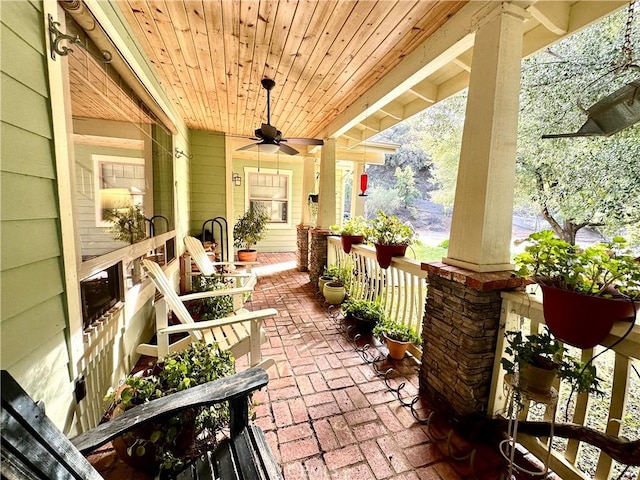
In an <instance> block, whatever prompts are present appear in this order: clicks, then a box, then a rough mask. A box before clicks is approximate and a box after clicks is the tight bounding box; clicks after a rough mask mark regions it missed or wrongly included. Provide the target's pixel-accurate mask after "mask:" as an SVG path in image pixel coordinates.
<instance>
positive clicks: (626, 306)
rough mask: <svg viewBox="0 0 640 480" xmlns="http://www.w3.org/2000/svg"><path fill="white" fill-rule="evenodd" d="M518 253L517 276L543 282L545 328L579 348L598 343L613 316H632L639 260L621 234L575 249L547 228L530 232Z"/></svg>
mask: <svg viewBox="0 0 640 480" xmlns="http://www.w3.org/2000/svg"><path fill="white" fill-rule="evenodd" d="M527 240H528V241H529V242H531V244H530V245H528V246H527V247H526V248H525V251H524V252H523V253H521V254H520V255H518V256H516V258H515V261H516V264H517V266H518V272H517V273H518V275H520V276H523V277H527V278H530V279H531V280H533V281H534V282H536V283H538V284H539V285H540V286H541V287H542V292H543V297H544V298H543V299H544V301H543V312H544V317H545V322H546V323H547V325H548V326H549V330H551V332H552V333H553V334H554V335H555V336H556V337H557V338H559V339H560V340H562V341H563V342H565V343H568V344H570V345H573V346H575V347H578V348H582V349H587V348H592V347H594V346H596V345H598V344H599V343H601V342H602V341H603V340H604V339H605V338H606V336H607V334H608V333H609V332H610V331H611V327H612V326H613V324H614V323H615V322H616V321H620V320H628V321H634V320H635V316H636V312H637V309H638V301H639V300H640V264H639V263H638V261H636V258H635V255H634V254H633V252H632V251H631V250H630V249H628V248H627V243H626V241H625V240H624V239H623V238H622V237H615V238H614V239H613V240H612V241H611V242H607V243H595V244H593V245H591V246H590V247H587V248H584V249H582V248H579V247H576V246H575V245H571V244H569V243H567V242H565V241H563V240H561V239H559V238H557V237H556V236H555V235H554V233H553V232H552V231H550V230H545V231H543V232H537V233H532V234H531V235H529V238H528V239H527Z"/></svg>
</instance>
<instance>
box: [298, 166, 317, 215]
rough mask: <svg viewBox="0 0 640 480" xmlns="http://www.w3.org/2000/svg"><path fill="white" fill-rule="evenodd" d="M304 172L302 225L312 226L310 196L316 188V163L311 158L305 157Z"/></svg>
mask: <svg viewBox="0 0 640 480" xmlns="http://www.w3.org/2000/svg"><path fill="white" fill-rule="evenodd" d="M303 168H304V170H303V173H302V221H301V222H300V223H301V224H302V225H310V224H311V215H310V212H309V194H310V193H315V192H313V190H314V188H315V183H316V179H315V174H316V171H315V163H314V159H313V158H311V157H304V167H303Z"/></svg>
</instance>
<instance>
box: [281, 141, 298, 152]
mask: <svg viewBox="0 0 640 480" xmlns="http://www.w3.org/2000/svg"><path fill="white" fill-rule="evenodd" d="M280 151H281V152H282V153H286V154H287V155H297V154H298V153H299V152H298V150H296V149H295V148H292V147H290V146H289V145H285V144H284V143H281V144H280Z"/></svg>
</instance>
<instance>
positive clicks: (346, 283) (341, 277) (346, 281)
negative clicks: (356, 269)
mask: <svg viewBox="0 0 640 480" xmlns="http://www.w3.org/2000/svg"><path fill="white" fill-rule="evenodd" d="M323 276H326V277H331V278H332V279H333V280H331V281H330V282H328V283H333V284H334V285H333V286H340V284H341V285H342V286H343V287H345V288H346V289H347V291H349V289H350V288H351V283H352V280H353V265H352V264H351V263H350V262H344V263H342V264H336V265H329V266H327V267H325V269H324V274H323Z"/></svg>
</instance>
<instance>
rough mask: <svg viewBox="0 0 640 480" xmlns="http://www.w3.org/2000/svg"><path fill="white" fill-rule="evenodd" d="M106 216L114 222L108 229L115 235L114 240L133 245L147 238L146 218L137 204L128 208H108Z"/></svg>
mask: <svg viewBox="0 0 640 480" xmlns="http://www.w3.org/2000/svg"><path fill="white" fill-rule="evenodd" d="M104 216H105V219H106V220H107V221H109V222H111V223H112V225H111V226H110V227H109V228H108V230H107V231H108V233H110V234H111V235H113V239H114V240H117V241H120V242H127V243H128V244H130V245H133V244H134V243H137V242H140V241H142V240H144V239H145V238H147V229H146V224H145V218H144V215H143V214H142V211H141V210H140V207H138V206H137V205H133V206H131V207H128V208H126V209H114V210H106V211H105V215H104Z"/></svg>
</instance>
